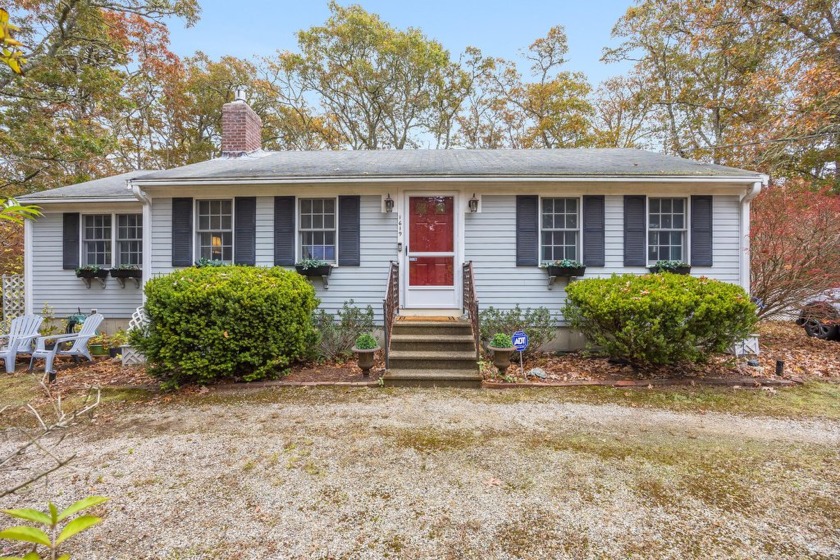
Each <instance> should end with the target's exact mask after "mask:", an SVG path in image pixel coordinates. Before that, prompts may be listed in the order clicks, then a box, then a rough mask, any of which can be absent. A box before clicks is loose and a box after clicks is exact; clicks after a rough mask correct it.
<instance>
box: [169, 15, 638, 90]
mask: <svg viewBox="0 0 840 560" xmlns="http://www.w3.org/2000/svg"><path fill="white" fill-rule="evenodd" d="M339 3H340V4H342V5H348V4H361V5H362V7H364V8H365V9H366V10H367V11H369V12H373V13H376V14H379V15H380V16H381V17H382V18H383V19H384V20H385V21H387V22H388V23H390V24H391V25H393V26H394V27H397V28H399V29H405V28H406V27H410V26H411V27H418V28H420V29H422V30H423V32H424V33H425V34H426V35H427V36H428V37H431V38H434V39H437V40H438V41H440V42H441V43H442V44H443V46H444V47H446V48H447V49H449V51H450V53H452V56H453V58H456V57H457V56H458V54H460V53H461V52H463V50H464V48H465V47H467V46H470V45H471V46H475V47H478V48H480V49H481V51H482V52H483V53H484V54H486V55H491V56H501V57H504V58H508V59H515V58H516V57H517V55H518V53H519V51H520V50H522V49H525V48H527V46H528V45H529V44H530V43H531V42H533V41H534V40H535V39H537V38H539V37H543V36H545V34H546V33H547V32H548V30H549V29H550V28H551V27H552V26H554V25H557V24H561V25H563V26H564V27H565V29H566V34H567V36H568V38H569V53H568V55H567V57H568V59H569V63H568V65H567V69H569V70H576V71H582V72H584V73H586V75H587V76H589V80H590V82H591V83H592V84H593V85H594V86H596V85H597V84H598V83H599V82H601V81H602V80H604V79H606V78H609V77H610V76H614V75H617V74H622V73H624V72H625V71H626V70H627V69H628V65H626V64H625V65H618V64H603V63H602V62H600V60H599V59H600V58H601V50H602V49H603V48H604V47H605V46H611V45H615V44H616V42H615V41H613V40H612V39H611V38H610V32H611V30H612V27H613V25H614V24H615V22H616V21H617V20H618V18H619V17H620V16H621V15H622V14H624V12H625V11H626V10H627V8H628V7H629V6H630V5H631V4H632V2H631V1H630V0H589V1H586V0H578V1H570V0H555V1H553V2H551V1H538V0H483V1H478V0H412V1H402V0H390V1H389V0H358V1H356V2H349V1H346V0H341V1H340V2H339ZM201 7H202V13H201V20H200V21H199V22H198V24H197V25H195V26H194V27H192V28H190V29H185V28H184V26H183V24H182V23H181V22H179V21H173V22H172V23H171V25H170V30H171V40H172V50H173V51H174V52H176V53H177V54H178V55H180V56H186V55H190V54H192V53H193V52H195V51H196V50H202V51H204V52H205V53H207V54H208V55H210V56H211V57H212V58H214V59H215V58H218V57H220V56H221V55H224V54H231V55H234V56H237V57H241V58H250V57H252V56H254V55H259V56H265V55H271V54H272V53H274V52H275V51H277V50H296V47H297V42H296V39H295V32H296V31H298V30H300V29H307V28H309V27H311V26H313V25H320V24H322V23H323V22H324V21H325V20H326V18H327V17H328V15H329V9H328V7H327V1H326V0H225V1H222V0H201ZM520 68H521V69H522V70H525V69H527V65H525V66H522V65H520Z"/></svg>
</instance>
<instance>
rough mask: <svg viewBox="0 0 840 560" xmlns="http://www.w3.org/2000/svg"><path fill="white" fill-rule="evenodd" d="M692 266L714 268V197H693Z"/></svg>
mask: <svg viewBox="0 0 840 560" xmlns="http://www.w3.org/2000/svg"><path fill="white" fill-rule="evenodd" d="M691 266H712V197H711V196H692V197H691Z"/></svg>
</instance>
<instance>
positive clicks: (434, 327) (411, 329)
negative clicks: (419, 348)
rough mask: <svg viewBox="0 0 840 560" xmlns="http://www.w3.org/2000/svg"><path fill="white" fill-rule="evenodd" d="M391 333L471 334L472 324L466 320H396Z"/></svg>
mask: <svg viewBox="0 0 840 560" xmlns="http://www.w3.org/2000/svg"><path fill="white" fill-rule="evenodd" d="M391 334H392V335H403V334H405V335H423V334H427V335H435V336H452V335H472V326H471V325H470V324H469V323H468V322H467V321H397V322H395V323H394V328H393V330H392V331H391Z"/></svg>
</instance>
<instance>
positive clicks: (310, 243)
mask: <svg viewBox="0 0 840 560" xmlns="http://www.w3.org/2000/svg"><path fill="white" fill-rule="evenodd" d="M335 222H336V220H335V199H334V198H302V199H301V200H300V220H299V221H298V223H299V225H300V228H299V229H300V258H301V259H319V260H322V261H327V262H331V263H335Z"/></svg>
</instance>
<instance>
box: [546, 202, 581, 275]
mask: <svg viewBox="0 0 840 560" xmlns="http://www.w3.org/2000/svg"><path fill="white" fill-rule="evenodd" d="M540 202H541V209H540V260H541V261H558V260H563V259H570V260H580V199H578V198H542V199H541V200H540Z"/></svg>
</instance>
